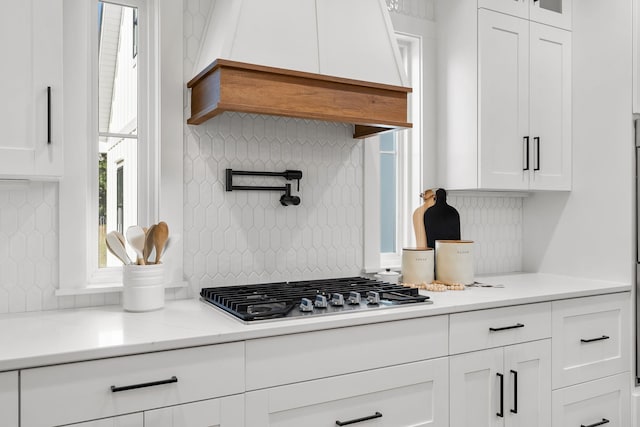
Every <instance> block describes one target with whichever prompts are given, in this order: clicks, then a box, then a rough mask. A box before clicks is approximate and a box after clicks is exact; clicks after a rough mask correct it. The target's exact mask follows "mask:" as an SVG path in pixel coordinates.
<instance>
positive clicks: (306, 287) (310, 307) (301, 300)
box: [200, 277, 432, 322]
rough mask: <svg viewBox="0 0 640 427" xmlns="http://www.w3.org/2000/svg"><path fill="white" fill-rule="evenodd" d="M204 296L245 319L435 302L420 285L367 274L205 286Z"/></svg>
mask: <svg viewBox="0 0 640 427" xmlns="http://www.w3.org/2000/svg"><path fill="white" fill-rule="evenodd" d="M200 298H201V299H202V300H203V301H205V302H207V303H209V304H212V305H214V306H216V307H218V308H220V309H222V310H224V311H225V312H227V313H229V314H231V315H233V316H235V317H236V318H238V319H240V320H243V321H245V322H255V321H262V320H272V319H283V318H301V317H309V316H323V315H331V314H342V313H352V312H356V311H363V310H380V309H387V308H393V307H401V306H406V305H407V304H432V301H430V300H429V297H428V296H425V295H420V294H419V293H418V290H417V289H414V288H409V287H406V286H402V285H395V284H390V283H386V282H381V281H378V280H372V279H367V278H363V277H342V278H336V279H322V280H307V281H298V282H277V283H264V284H255V285H240V286H222V287H212V288H203V289H202V291H201V292H200Z"/></svg>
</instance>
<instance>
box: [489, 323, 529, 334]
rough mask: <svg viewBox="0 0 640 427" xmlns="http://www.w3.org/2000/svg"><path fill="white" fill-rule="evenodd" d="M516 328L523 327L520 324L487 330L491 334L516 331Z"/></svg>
mask: <svg viewBox="0 0 640 427" xmlns="http://www.w3.org/2000/svg"><path fill="white" fill-rule="evenodd" d="M516 328H524V325H523V324H522V323H516V324H515V325H512V326H503V327H502V328H489V330H490V331H491V332H498V331H506V330H507V329H516Z"/></svg>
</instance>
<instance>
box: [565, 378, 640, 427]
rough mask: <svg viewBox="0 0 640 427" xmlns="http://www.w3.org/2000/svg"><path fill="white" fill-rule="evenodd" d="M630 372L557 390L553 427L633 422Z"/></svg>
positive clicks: (622, 426) (621, 425)
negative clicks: (630, 400) (630, 401)
mask: <svg viewBox="0 0 640 427" xmlns="http://www.w3.org/2000/svg"><path fill="white" fill-rule="evenodd" d="M630 380H631V375H630V374H629V373H628V372H627V373H624V374H618V375H614V376H611V377H606V378H602V379H599V380H595V381H590V382H587V383H583V384H578V385H575V386H571V387H565V388H563V389H560V390H555V391H554V392H553V427H572V426H576V427H596V426H606V427H627V426H630V425H631V412H630V407H629V394H630V391H629V381H630Z"/></svg>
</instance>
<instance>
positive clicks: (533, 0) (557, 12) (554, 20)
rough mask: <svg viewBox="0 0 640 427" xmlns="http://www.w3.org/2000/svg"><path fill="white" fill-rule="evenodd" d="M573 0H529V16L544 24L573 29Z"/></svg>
mask: <svg viewBox="0 0 640 427" xmlns="http://www.w3.org/2000/svg"><path fill="white" fill-rule="evenodd" d="M571 3H572V0H529V7H530V9H529V18H530V19H531V20H532V21H535V22H540V23H542V24H547V25H553V26H554V27H559V28H564V29H565V30H571V19H572V18H571V17H572V13H571V8H572V4H571Z"/></svg>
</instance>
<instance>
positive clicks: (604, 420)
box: [580, 418, 609, 427]
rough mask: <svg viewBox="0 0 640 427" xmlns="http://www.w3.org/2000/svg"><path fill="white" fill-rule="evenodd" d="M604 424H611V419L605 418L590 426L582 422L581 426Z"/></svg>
mask: <svg viewBox="0 0 640 427" xmlns="http://www.w3.org/2000/svg"><path fill="white" fill-rule="evenodd" d="M604 424H609V420H608V419H606V418H603V419H602V421H599V422H597V423H594V424H589V425H588V426H586V425H584V424H580V427H597V426H601V425H604Z"/></svg>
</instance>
